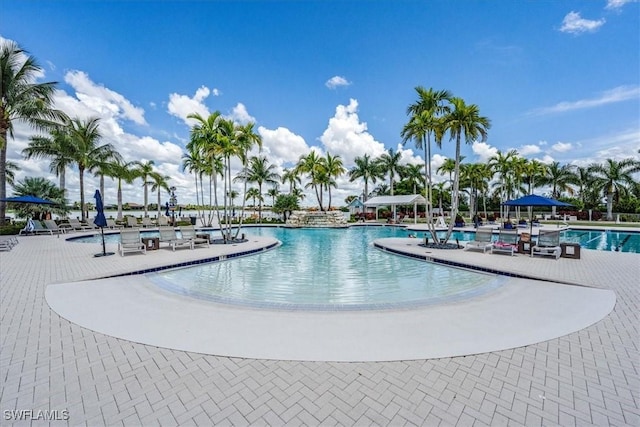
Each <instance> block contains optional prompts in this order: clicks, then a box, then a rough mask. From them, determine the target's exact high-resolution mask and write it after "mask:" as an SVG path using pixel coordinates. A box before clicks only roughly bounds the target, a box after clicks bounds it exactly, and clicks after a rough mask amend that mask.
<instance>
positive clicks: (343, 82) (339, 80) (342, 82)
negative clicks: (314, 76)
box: [324, 76, 351, 89]
mask: <svg viewBox="0 0 640 427" xmlns="http://www.w3.org/2000/svg"><path fill="white" fill-rule="evenodd" d="M350 84H351V82H350V81H348V80H347V79H345V78H344V77H342V76H333V77H331V78H330V79H329V80H327V81H326V82H325V84H324V85H325V86H326V87H328V88H329V89H336V88H338V87H340V86H349V85H350Z"/></svg>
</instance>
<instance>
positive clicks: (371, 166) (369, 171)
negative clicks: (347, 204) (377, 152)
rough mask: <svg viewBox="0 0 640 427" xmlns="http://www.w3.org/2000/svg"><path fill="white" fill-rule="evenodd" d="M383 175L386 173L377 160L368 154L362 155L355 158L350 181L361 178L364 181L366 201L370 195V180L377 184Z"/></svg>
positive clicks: (364, 199)
mask: <svg viewBox="0 0 640 427" xmlns="http://www.w3.org/2000/svg"><path fill="white" fill-rule="evenodd" d="M383 177H384V174H383V172H382V171H381V170H380V167H379V166H378V164H377V163H376V162H375V161H373V160H371V157H370V156H369V155H368V154H365V155H363V156H362V157H356V158H355V159H354V166H353V167H352V168H351V170H350V171H349V181H351V182H353V181H355V180H356V179H360V178H362V179H363V181H364V192H363V194H362V196H363V197H362V201H363V202H366V201H367V198H368V197H369V181H371V183H372V184H375V183H376V181H377V180H378V179H382V178H383Z"/></svg>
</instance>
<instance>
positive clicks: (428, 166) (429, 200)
mask: <svg viewBox="0 0 640 427" xmlns="http://www.w3.org/2000/svg"><path fill="white" fill-rule="evenodd" d="M424 143H425V144H424V149H425V156H424V169H425V173H426V174H427V180H426V181H427V182H426V185H427V205H426V208H427V209H426V212H425V217H426V220H427V228H428V229H429V233H430V234H431V240H433V241H434V242H435V243H438V234H437V233H436V225H435V224H434V223H433V182H432V177H431V173H432V171H431V133H428V134H427V140H426V141H425V142H424ZM440 215H442V203H440Z"/></svg>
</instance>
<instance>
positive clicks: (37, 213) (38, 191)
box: [13, 177, 67, 219]
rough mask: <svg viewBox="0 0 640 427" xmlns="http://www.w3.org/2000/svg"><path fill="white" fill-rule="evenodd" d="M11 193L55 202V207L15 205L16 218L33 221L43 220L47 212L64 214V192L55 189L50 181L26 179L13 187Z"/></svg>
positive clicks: (40, 178)
mask: <svg viewBox="0 0 640 427" xmlns="http://www.w3.org/2000/svg"><path fill="white" fill-rule="evenodd" d="M13 193H14V194H15V195H16V196H28V195H31V196H36V197H40V198H42V199H45V200H50V201H52V202H55V203H56V204H55V205H34V204H30V203H29V204H27V203H16V204H15V210H16V214H17V216H18V217H21V218H28V217H33V218H34V219H45V217H44V216H45V214H46V213H47V212H54V213H56V214H64V213H66V205H67V204H66V200H65V199H64V192H63V191H62V190H61V189H60V188H58V187H56V185H55V184H54V183H52V182H51V181H49V180H47V179H45V178H42V177H36V178H32V177H26V178H25V179H24V180H22V181H19V182H17V183H16V185H15V186H14V187H13Z"/></svg>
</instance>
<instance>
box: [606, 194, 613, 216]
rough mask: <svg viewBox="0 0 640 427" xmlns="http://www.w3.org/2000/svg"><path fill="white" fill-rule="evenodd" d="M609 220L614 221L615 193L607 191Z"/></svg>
mask: <svg viewBox="0 0 640 427" xmlns="http://www.w3.org/2000/svg"><path fill="white" fill-rule="evenodd" d="M607 220H608V221H613V193H612V192H608V193H607Z"/></svg>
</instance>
